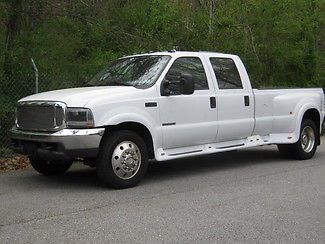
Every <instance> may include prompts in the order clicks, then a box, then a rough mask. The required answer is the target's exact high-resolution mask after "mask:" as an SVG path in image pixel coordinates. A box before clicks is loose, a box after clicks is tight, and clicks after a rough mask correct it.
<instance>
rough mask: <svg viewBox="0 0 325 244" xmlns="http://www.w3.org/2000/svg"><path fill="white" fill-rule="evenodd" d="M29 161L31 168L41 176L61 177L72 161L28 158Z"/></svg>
mask: <svg viewBox="0 0 325 244" xmlns="http://www.w3.org/2000/svg"><path fill="white" fill-rule="evenodd" d="M29 161H30V163H31V165H32V167H33V168H34V169H35V170H36V171H37V172H39V173H41V174H43V175H61V174H63V173H65V172H66V171H67V170H68V169H69V168H70V167H71V165H72V163H73V161H47V160H41V159H39V158H37V157H34V156H30V157H29Z"/></svg>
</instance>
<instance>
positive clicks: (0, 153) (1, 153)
mask: <svg viewBox="0 0 325 244" xmlns="http://www.w3.org/2000/svg"><path fill="white" fill-rule="evenodd" d="M11 156H13V151H12V150H10V149H9V148H7V147H0V157H1V158H8V157H11Z"/></svg>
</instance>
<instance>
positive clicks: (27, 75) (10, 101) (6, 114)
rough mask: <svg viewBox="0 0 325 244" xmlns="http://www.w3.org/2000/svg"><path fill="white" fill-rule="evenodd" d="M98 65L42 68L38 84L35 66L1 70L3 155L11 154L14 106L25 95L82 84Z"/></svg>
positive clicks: (0, 149) (0, 137) (0, 144)
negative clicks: (5, 72)
mask: <svg viewBox="0 0 325 244" xmlns="http://www.w3.org/2000/svg"><path fill="white" fill-rule="evenodd" d="M101 68H102V66H99V65H71V66H69V65H68V66H65V67H63V68H62V69H55V70H49V69H47V70H46V71H42V69H40V70H39V74H38V84H37V82H36V73H35V70H33V68H32V66H31V69H30V70H29V71H28V72H19V71H17V72H16V73H12V74H9V75H8V74H4V73H0V157H3V156H10V155H11V153H12V152H11V150H10V129H11V128H12V126H13V125H14V122H15V108H16V104H17V101H18V100H19V99H21V98H22V97H25V96H28V95H32V94H35V93H36V90H37V86H38V92H45V91H51V90H56V89H63V88H71V87H80V86H83V85H85V83H86V82H87V81H88V80H89V79H90V78H91V77H92V76H93V75H94V74H95V73H96V72H98V71H100V69H101Z"/></svg>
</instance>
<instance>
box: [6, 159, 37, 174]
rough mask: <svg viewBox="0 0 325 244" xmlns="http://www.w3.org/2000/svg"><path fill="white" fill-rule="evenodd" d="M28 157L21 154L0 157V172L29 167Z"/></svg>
mask: <svg viewBox="0 0 325 244" xmlns="http://www.w3.org/2000/svg"><path fill="white" fill-rule="evenodd" d="M30 167H31V166H30V163H29V161H28V158H27V157H25V156H21V155H15V156H12V157H6V158H0V173H1V172H8V171H14V170H20V169H28V168H30Z"/></svg>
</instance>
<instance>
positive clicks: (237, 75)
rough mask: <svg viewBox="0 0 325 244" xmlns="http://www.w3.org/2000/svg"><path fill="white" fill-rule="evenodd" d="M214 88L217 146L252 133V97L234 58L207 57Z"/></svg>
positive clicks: (246, 79)
mask: <svg viewBox="0 0 325 244" xmlns="http://www.w3.org/2000/svg"><path fill="white" fill-rule="evenodd" d="M208 58H209V63H210V65H211V69H212V72H213V74H214V75H213V79H214V82H216V84H217V111H218V112H217V117H218V135H217V141H218V142H225V141H232V140H238V139H244V138H247V137H248V136H251V135H252V133H253V130H254V123H255V121H254V96H253V91H252V88H251V85H250V81H249V78H248V75H247V73H246V70H245V67H244V65H243V64H242V62H241V61H240V59H239V58H238V57H237V56H232V55H231V56H210V57H208Z"/></svg>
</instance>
